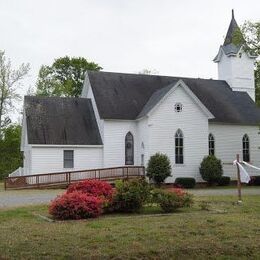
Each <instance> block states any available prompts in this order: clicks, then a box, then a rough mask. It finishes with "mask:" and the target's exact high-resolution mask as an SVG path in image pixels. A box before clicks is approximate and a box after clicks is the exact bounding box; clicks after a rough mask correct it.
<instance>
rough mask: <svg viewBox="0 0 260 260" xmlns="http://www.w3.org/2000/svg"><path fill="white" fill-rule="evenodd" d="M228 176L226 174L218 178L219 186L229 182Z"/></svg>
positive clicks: (226, 184)
mask: <svg viewBox="0 0 260 260" xmlns="http://www.w3.org/2000/svg"><path fill="white" fill-rule="evenodd" d="M230 180H231V179H230V177H228V176H221V177H220V178H219V180H218V185H219V186H228V185H229V184H230Z"/></svg>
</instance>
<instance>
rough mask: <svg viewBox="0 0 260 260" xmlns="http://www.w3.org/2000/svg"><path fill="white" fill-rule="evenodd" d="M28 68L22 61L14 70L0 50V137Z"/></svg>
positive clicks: (18, 98)
mask: <svg viewBox="0 0 260 260" xmlns="http://www.w3.org/2000/svg"><path fill="white" fill-rule="evenodd" d="M29 69H30V66H29V64H28V63H27V64H24V63H23V64H22V65H20V67H19V68H18V69H16V70H15V69H12V67H11V61H10V60H9V59H8V60H6V57H5V52H4V51H1V50H0V139H1V138H2V130H3V129H4V128H5V127H7V126H8V125H9V124H10V123H11V120H10V118H9V117H8V116H9V114H10V112H11V111H12V109H13V108H14V101H19V100H20V99H21V97H20V95H19V94H18V93H17V89H18V88H19V86H20V85H21V80H22V79H23V78H24V77H25V76H26V75H27V73H28V71H29Z"/></svg>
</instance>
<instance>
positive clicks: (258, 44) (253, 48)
mask: <svg viewBox="0 0 260 260" xmlns="http://www.w3.org/2000/svg"><path fill="white" fill-rule="evenodd" d="M233 42H234V44H235V45H238V44H240V43H244V42H245V44H244V49H245V51H248V52H250V53H253V54H254V55H256V56H260V22H256V23H253V22H250V21H245V22H244V24H243V25H242V26H241V31H240V30H237V31H236V32H235V35H234V39H233ZM255 94H256V95H255V96H256V104H257V105H258V106H260V61H259V60H257V61H256V64H255Z"/></svg>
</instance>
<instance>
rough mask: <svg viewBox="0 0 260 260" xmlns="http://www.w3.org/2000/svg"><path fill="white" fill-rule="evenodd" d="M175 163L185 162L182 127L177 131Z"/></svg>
mask: <svg viewBox="0 0 260 260" xmlns="http://www.w3.org/2000/svg"><path fill="white" fill-rule="evenodd" d="M175 163H176V164H183V134H182V131H181V130H180V129H178V130H177V132H176V133H175Z"/></svg>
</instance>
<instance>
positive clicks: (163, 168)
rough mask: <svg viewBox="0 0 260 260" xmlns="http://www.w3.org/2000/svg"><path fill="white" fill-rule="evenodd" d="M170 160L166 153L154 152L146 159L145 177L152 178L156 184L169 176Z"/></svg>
mask: <svg viewBox="0 0 260 260" xmlns="http://www.w3.org/2000/svg"><path fill="white" fill-rule="evenodd" d="M171 170H172V169H171V162H170V159H169V158H168V156H167V155H166V154H161V153H156V154H154V155H152V156H151V157H150V159H149V161H148V166H147V177H148V178H149V179H152V180H153V181H154V182H155V183H156V184H157V185H160V184H161V183H162V182H164V181H165V179H166V178H167V177H170V176H171Z"/></svg>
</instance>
